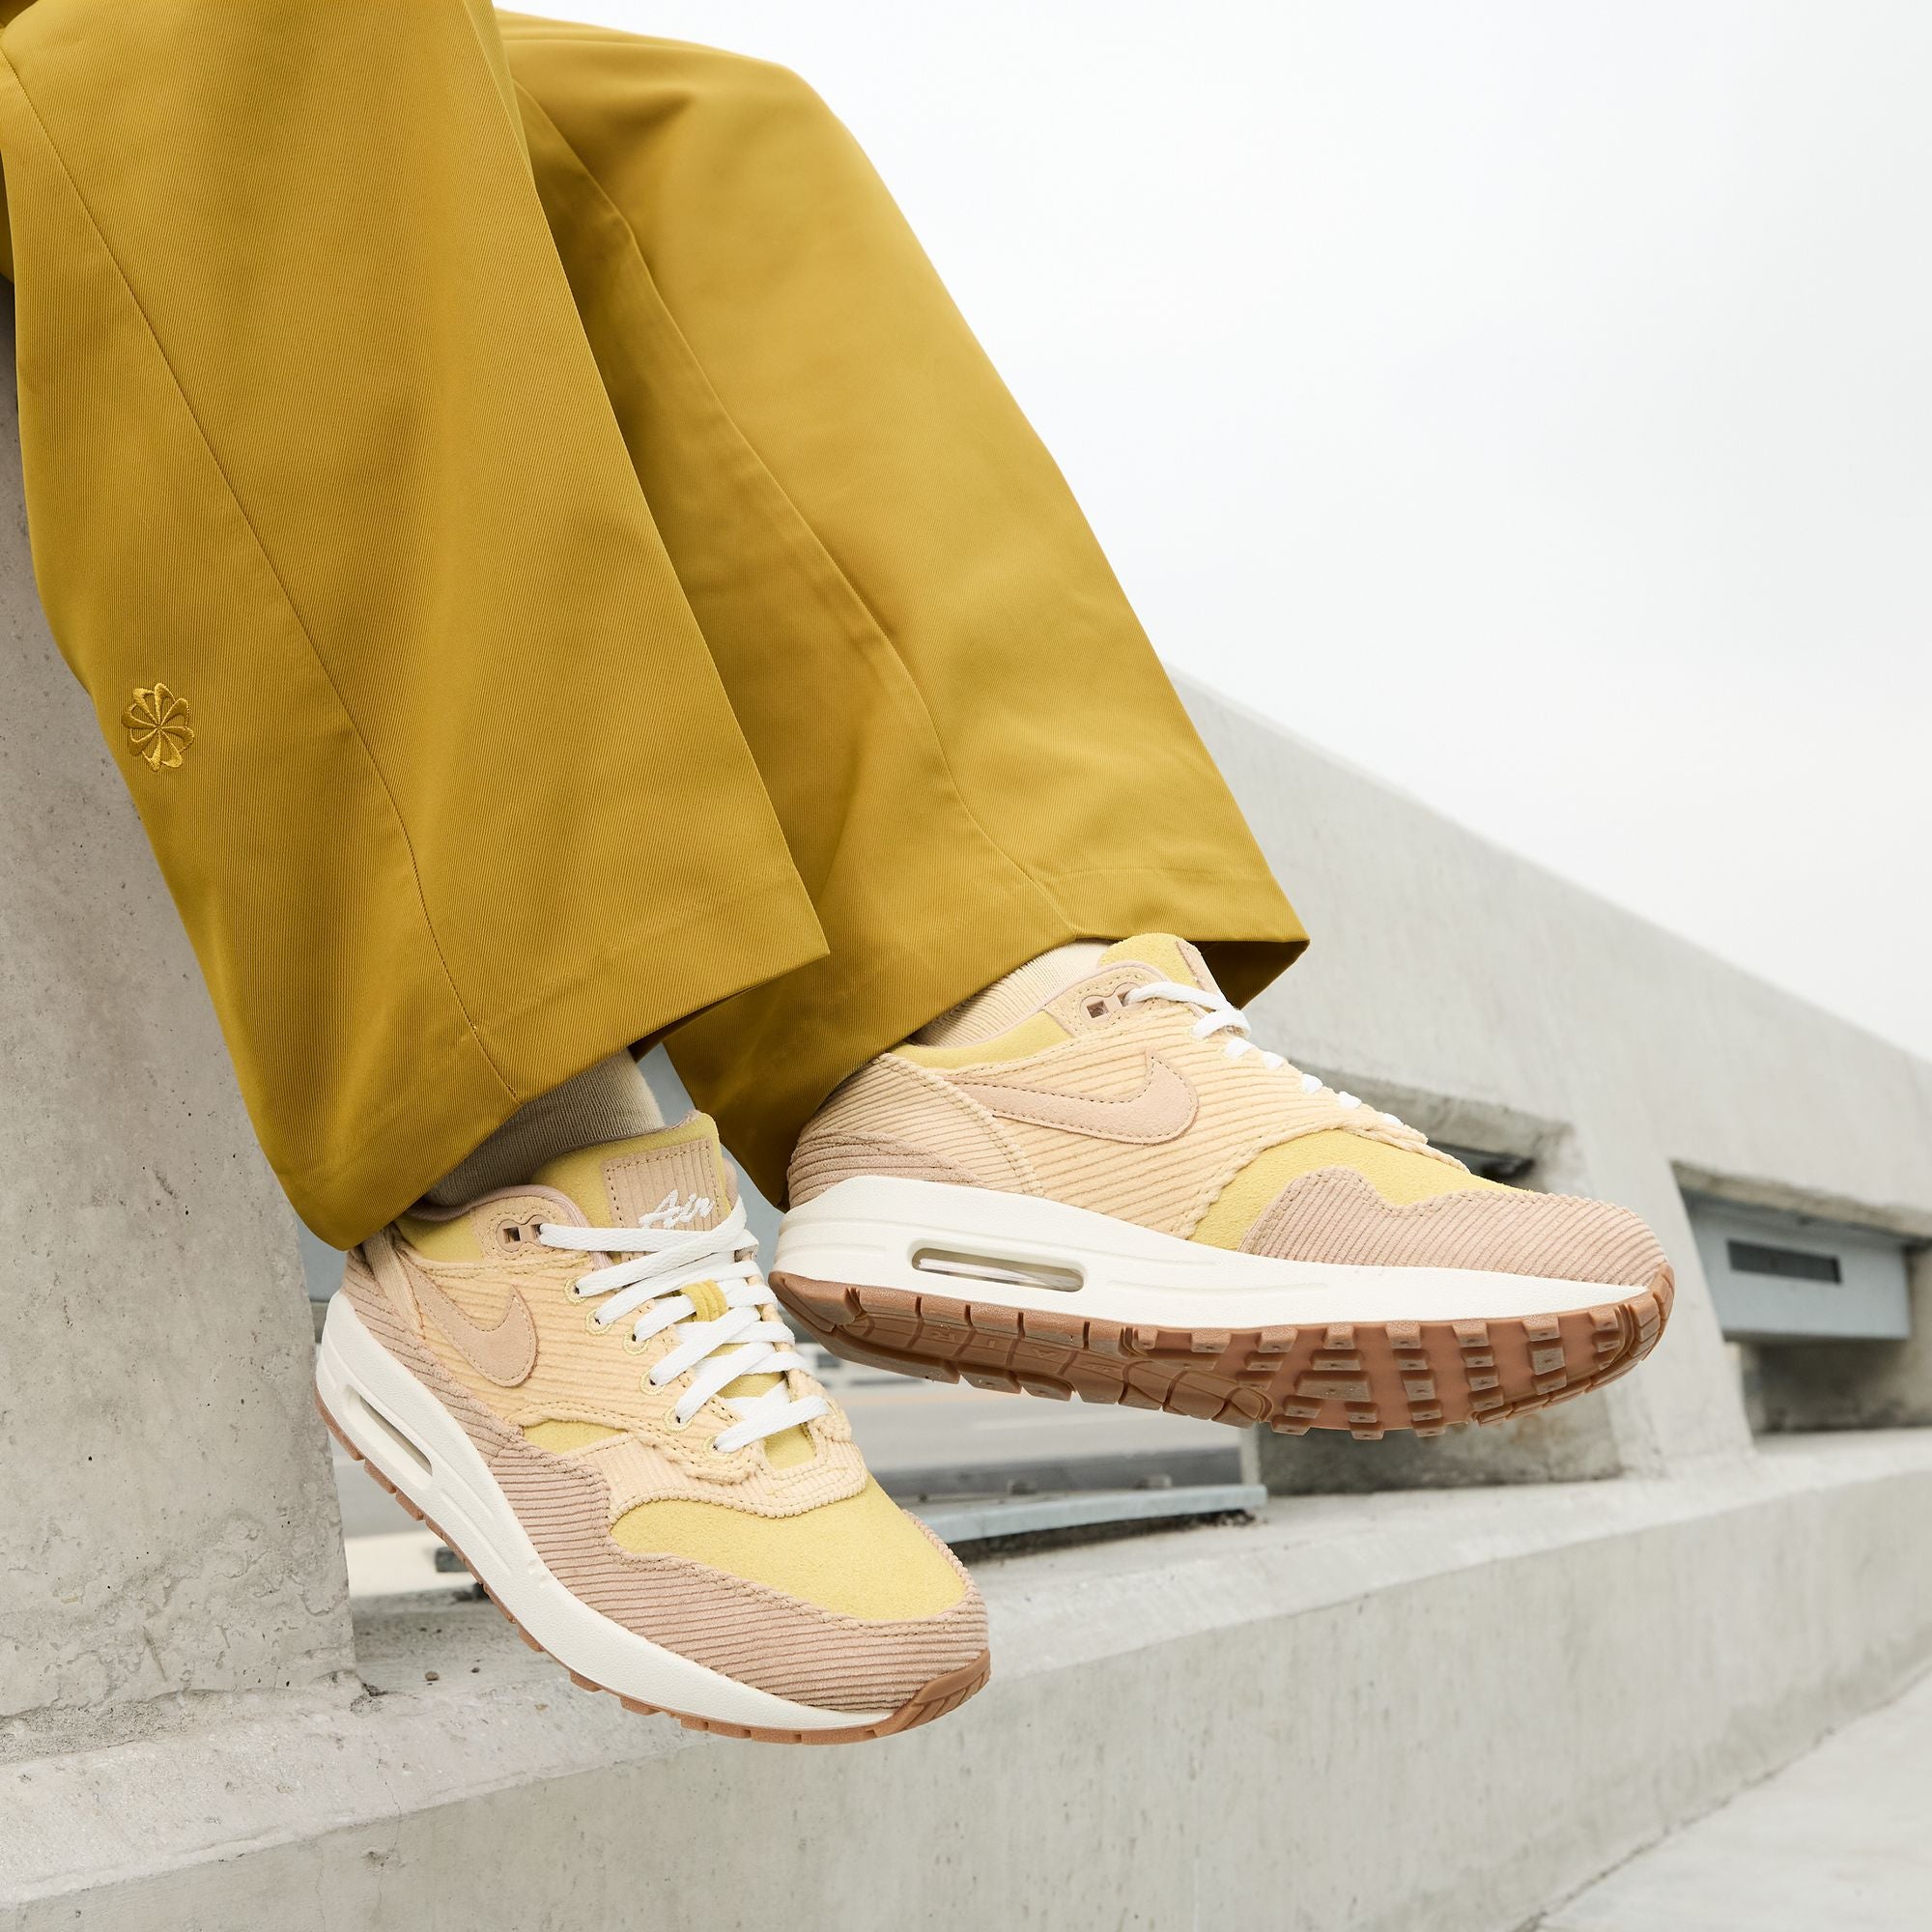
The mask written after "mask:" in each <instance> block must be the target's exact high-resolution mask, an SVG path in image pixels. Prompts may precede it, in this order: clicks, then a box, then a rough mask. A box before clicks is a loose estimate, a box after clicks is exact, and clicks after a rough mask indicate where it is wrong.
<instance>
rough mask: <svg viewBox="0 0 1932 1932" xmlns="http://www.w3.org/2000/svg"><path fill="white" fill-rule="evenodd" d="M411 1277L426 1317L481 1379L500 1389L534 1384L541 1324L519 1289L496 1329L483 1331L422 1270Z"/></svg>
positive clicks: (413, 1270) (412, 1273)
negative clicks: (538, 1326) (538, 1331)
mask: <svg viewBox="0 0 1932 1932" xmlns="http://www.w3.org/2000/svg"><path fill="white" fill-rule="evenodd" d="M409 1276H410V1286H411V1287H412V1288H413V1289H414V1290H415V1292H416V1300H417V1302H418V1303H419V1304H420V1305H421V1308H422V1311H423V1313H424V1314H425V1315H427V1316H428V1317H429V1319H430V1320H431V1321H434V1322H435V1323H436V1325H437V1327H439V1328H440V1330H441V1331H442V1337H443V1340H444V1341H446V1342H447V1343H448V1344H449V1346H450V1347H451V1348H452V1349H454V1350H456V1352H457V1353H458V1354H459V1355H461V1356H462V1357H463V1359H464V1360H465V1361H466V1362H468V1363H469V1366H470V1367H471V1368H472V1369H474V1370H475V1371H476V1373H477V1374H478V1375H479V1376H481V1377H482V1378H484V1379H485V1380H486V1381H493V1382H495V1383H496V1384H497V1387H498V1388H515V1387H516V1386H517V1384H518V1383H519V1382H526V1381H528V1380H529V1378H530V1372H531V1370H533V1369H534V1368H535V1367H536V1365H537V1324H536V1323H535V1321H532V1320H531V1319H530V1309H529V1304H528V1302H526V1300H525V1299H524V1297H523V1294H522V1293H521V1292H520V1291H519V1290H517V1289H514V1288H513V1289H511V1291H510V1302H509V1306H508V1307H507V1308H505V1309H504V1310H503V1314H502V1318H501V1320H499V1321H497V1325H496V1326H495V1327H494V1328H484V1327H480V1326H478V1324H477V1323H476V1322H474V1321H471V1320H470V1319H469V1316H467V1315H466V1314H464V1312H463V1311H462V1309H460V1308H459V1307H457V1305H456V1303H455V1302H453V1301H452V1300H450V1298H449V1296H448V1295H446V1294H445V1293H443V1292H442V1290H441V1289H440V1288H439V1287H437V1285H436V1283H435V1282H433V1281H432V1280H430V1278H429V1276H428V1275H426V1274H425V1273H424V1272H423V1271H422V1269H421V1268H414V1267H412V1268H411V1269H410V1270H409Z"/></svg>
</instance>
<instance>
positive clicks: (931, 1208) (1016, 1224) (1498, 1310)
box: [772, 1175, 1632, 1328]
mask: <svg viewBox="0 0 1932 1932" xmlns="http://www.w3.org/2000/svg"><path fill="white" fill-rule="evenodd" d="M922 1254H927V1255H928V1256H929V1257H932V1258H935V1259H937V1262H938V1266H939V1268H941V1269H943V1270H944V1271H935V1267H934V1265H933V1264H932V1262H931V1261H929V1262H928V1265H926V1266H921V1265H920V1264H919V1261H918V1259H917V1258H918V1257H919V1256H920V1255H922ZM962 1257H964V1258H966V1259H967V1266H966V1267H964V1268H962V1266H961V1258H962ZM976 1259H977V1260H979V1261H983V1262H984V1264H986V1268H987V1272H986V1273H984V1274H983V1275H980V1274H976V1273H974V1272H973V1271H972V1268H971V1263H972V1262H973V1261H974V1260H976ZM1030 1271H1054V1272H1065V1273H1069V1274H1072V1275H1074V1276H1077V1278H1078V1280H1079V1286H1078V1287H1077V1288H1075V1287H1067V1288H1056V1287H1050V1286H1045V1285H1034V1284H1029V1283H1025V1282H1016V1281H1013V1280H1010V1279H1003V1278H1002V1275H1003V1274H1004V1275H1010V1274H1014V1273H1027V1272H1030ZM772 1272H773V1273H774V1274H788V1275H797V1276H799V1277H800V1278H801V1279H804V1280H808V1281H822V1282H833V1283H838V1284H842V1285H845V1286H848V1287H854V1288H893V1289H901V1290H904V1291H905V1292H907V1293H917V1294H928V1295H949V1296H952V1297H953V1298H955V1299H958V1300H962V1301H973V1302H978V1303H982V1304H983V1303H989V1302H990V1303H995V1304H997V1305H999V1306H1001V1307H1006V1308H1021V1309H1028V1308H1031V1309H1038V1310H1041V1311H1049V1310H1050V1311H1052V1312H1053V1313H1055V1314H1062V1315H1077V1316H1081V1317H1083V1318H1092V1319H1094V1320H1098V1321H1119V1322H1138V1323H1143V1324H1146V1325H1149V1326H1157V1327H1164V1328H1258V1327H1272V1326H1274V1325H1276V1324H1279V1323H1287V1324H1289V1325H1298V1324H1303V1323H1307V1322H1341V1321H1364V1322H1372V1321H1507V1320H1510V1319H1512V1318H1515V1317H1520V1316H1525V1315H1544V1314H1555V1313H1561V1312H1563V1311H1565V1310H1569V1309H1575V1308H1590V1307H1597V1306H1601V1305H1602V1304H1604V1303H1605V1302H1615V1301H1620V1300H1622V1299H1624V1297H1625V1296H1627V1295H1628V1294H1630V1293H1632V1291H1631V1290H1629V1289H1627V1288H1612V1287H1607V1286H1605V1284H1604V1283H1602V1282H1588V1281H1553V1280H1549V1279H1547V1278H1545V1277H1543V1276H1540V1275H1520V1274H1500V1273H1493V1272H1491V1271H1488V1270H1484V1269H1479V1268H1444V1267H1356V1266H1350V1265H1346V1264H1341V1263H1337V1262H1285V1261H1275V1260H1271V1259H1270V1258H1269V1257H1267V1256H1265V1255H1245V1254H1240V1253H1237V1252H1236V1251H1234V1250H1232V1249H1228V1248H1213V1247H1208V1245H1207V1244H1206V1243H1205V1242H1201V1241H1188V1240H1183V1239H1181V1238H1180V1237H1179V1236H1175V1235H1161V1234H1156V1233H1155V1232H1154V1231H1153V1230H1152V1229H1151V1228H1143V1227H1140V1226H1139V1225H1137V1224H1136V1223H1135V1222H1132V1221H1122V1220H1119V1219H1117V1218H1116V1217H1115V1216H1113V1215H1111V1214H1096V1213H1094V1212H1093V1211H1092V1210H1091V1209H1089V1208H1069V1207H1067V1206H1066V1205H1065V1203H1064V1202H1059V1201H1045V1200H1042V1199H1040V1198H1039V1197H1038V1196H1037V1195H1032V1194H1007V1193H1002V1192H1000V1191H998V1190H996V1189H993V1188H989V1187H955V1186H952V1185H951V1184H949V1183H947V1182H944V1181H935V1180H904V1179H896V1178H893V1177H889V1176H884V1175H862V1176H859V1177H857V1178H855V1179H851V1180H841V1181H838V1182H837V1183H835V1184H834V1185H833V1186H831V1187H828V1188H827V1189H826V1190H825V1192H824V1193H823V1194H820V1195H816V1196H814V1197H813V1198H812V1199H811V1200H810V1201H808V1202H807V1203H806V1204H805V1205H804V1206H803V1207H802V1208H793V1209H792V1211H791V1212H790V1213H789V1214H788V1215H786V1217H785V1222H784V1226H783V1228H782V1229H781V1232H780V1234H779V1239H778V1252H777V1254H776V1255H775V1256H774V1258H773V1262H772Z"/></svg>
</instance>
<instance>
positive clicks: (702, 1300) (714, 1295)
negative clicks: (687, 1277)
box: [682, 1281, 752, 1381]
mask: <svg viewBox="0 0 1932 1932" xmlns="http://www.w3.org/2000/svg"><path fill="white" fill-rule="evenodd" d="M682 1292H683V1294H684V1298H685V1299H686V1300H687V1301H688V1302H690V1303H691V1315H690V1317H689V1318H688V1319H690V1320H692V1321H719V1320H721V1319H722V1318H723V1316H724V1314H725V1291H724V1290H723V1289H722V1288H720V1287H719V1286H718V1284H717V1283H716V1282H715V1281H688V1282H686V1283H685V1285H684V1289H683V1291H682ZM738 1379H739V1380H740V1381H750V1380H751V1379H752V1378H751V1377H749V1376H740V1377H739V1378H738Z"/></svg>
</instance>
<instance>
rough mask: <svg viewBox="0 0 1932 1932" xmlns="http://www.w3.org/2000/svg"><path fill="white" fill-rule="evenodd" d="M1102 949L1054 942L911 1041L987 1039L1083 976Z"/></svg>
mask: <svg viewBox="0 0 1932 1932" xmlns="http://www.w3.org/2000/svg"><path fill="white" fill-rule="evenodd" d="M1106 950H1107V942H1106V941H1105V940H1103V939H1076V940H1074V941H1073V942H1072V943H1071V944H1070V945H1067V946H1056V947H1055V948H1054V949H1053V951H1052V952H1042V953H1041V954H1040V955H1039V957H1038V958H1037V959H1029V960H1028V961H1027V963H1026V964H1025V965H1024V966H1016V967H1014V968H1013V970H1012V971H1011V972H1010V973H1009V974H1008V975H1007V976H1006V977H1005V978H1004V979H1001V980H994V981H993V983H992V984H991V985H990V986H988V987H986V988H985V989H984V991H982V992H978V993H975V994H973V996H972V997H971V998H970V999H964V1000H961V1001H960V1002H959V1004H958V1005H957V1006H956V1007H954V1008H952V1009H951V1010H950V1011H948V1012H943V1013H941V1014H940V1016H939V1017H938V1018H937V1019H936V1020H934V1021H932V1022H931V1023H930V1024H929V1025H927V1026H923V1027H921V1028H920V1030H919V1031H918V1032H917V1033H916V1034H914V1035H913V1039H914V1041H915V1042H916V1043H917V1044H918V1045H920V1046H970V1045H972V1044H973V1043H974V1042H975V1041H977V1040H982V1039H991V1038H992V1037H993V1036H994V1035H995V1034H1002V1033H1005V1032H1006V1031H1007V1029H1008V1028H1009V1027H1014V1026H1017V1025H1018V1024H1019V1023H1020V1021H1021V1020H1023V1019H1025V1018H1026V1016H1027V1015H1028V1014H1029V1013H1032V1012H1037V1011H1038V1009H1040V1008H1041V1007H1043V1006H1045V1004H1046V1003H1047V1001H1049V1000H1050V999H1052V998H1053V996H1054V994H1056V993H1058V992H1062V991H1064V990H1065V988H1066V987H1068V986H1070V985H1072V984H1073V982H1074V981H1075V980H1084V979H1085V978H1086V977H1087V975H1088V974H1089V973H1091V972H1093V970H1094V967H1096V966H1097V965H1099V963H1100V955H1101V953H1103V952H1106Z"/></svg>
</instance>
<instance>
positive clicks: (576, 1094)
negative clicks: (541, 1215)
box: [423, 1052, 664, 1208]
mask: <svg viewBox="0 0 1932 1932" xmlns="http://www.w3.org/2000/svg"><path fill="white" fill-rule="evenodd" d="M663 1125H664V1116H663V1115H662V1114H660V1113H659V1112H658V1104H657V1102H656V1101H655V1100H653V1099H652V1098H651V1090H650V1089H649V1088H648V1087H646V1086H645V1085H644V1076H643V1075H642V1074H641V1073H639V1071H638V1064H637V1062H636V1061H635V1060H633V1059H632V1058H631V1056H630V1054H629V1053H628V1052H624V1053H613V1054H612V1055H611V1058H610V1059H609V1060H600V1061H599V1062H598V1063H597V1065H595V1066H587V1067H585V1068H584V1070H583V1071H582V1073H580V1074H578V1075H577V1076H576V1077H575V1078H574V1079H570V1080H566V1081H565V1082H564V1083H563V1085H562V1086H561V1087H553V1088H552V1089H551V1091H550V1092H549V1093H548V1094H538V1095H537V1097H536V1098H535V1099H534V1100H526V1101H525V1103H524V1104H523V1105H522V1106H521V1107H519V1108H518V1109H517V1111H516V1112H515V1113H514V1114H512V1115H511V1116H510V1118H509V1119H508V1120H507V1121H505V1122H503V1124H502V1125H501V1126H500V1127H498V1128H497V1131H496V1132H495V1133H494V1134H492V1135H491V1136H490V1138H489V1139H488V1140H487V1141H485V1142H484V1143H483V1145H482V1146H481V1147H479V1148H478V1149H477V1150H476V1151H475V1152H474V1153H472V1154H471V1155H470V1156H469V1159H467V1160H465V1161H464V1162H463V1163H462V1164H461V1165H460V1166H458V1167H453V1168H451V1169H450V1171H449V1172H448V1173H447V1174H446V1175H444V1176H443V1178H442V1179H440V1180H439V1181H438V1182H437V1184H436V1185H435V1186H434V1187H432V1188H431V1189H430V1191H429V1192H428V1193H427V1194H426V1195H425V1196H424V1197H423V1199H424V1200H426V1201H428V1202H429V1203H430V1204H431V1205H432V1206H433V1207H437V1208H461V1207H463V1206H464V1205H465V1204H466V1203H468V1202H470V1201H474V1200H475V1199H476V1198H477V1197H478V1196H479V1195H483V1194H488V1193H491V1192H492V1191H493V1190H495V1189H496V1188H498V1187H514V1186H516V1185H517V1184H518V1182H519V1181H524V1180H527V1179H529V1178H530V1176H531V1175H533V1174H534V1173H535V1172H536V1171H537V1169H538V1168H540V1167H541V1166H543V1164H544V1163H545V1162H546V1161H550V1160H554V1159H556V1157H557V1156H558V1155H559V1154H566V1153H575V1152H576V1151H578V1149H579V1148H587V1147H598V1146H600V1145H602V1143H604V1142H605V1141H622V1140H629V1139H630V1138H631V1137H632V1136H633V1135H634V1134H647V1133H650V1132H651V1131H652V1130H653V1129H654V1128H657V1127H661V1126H663Z"/></svg>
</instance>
